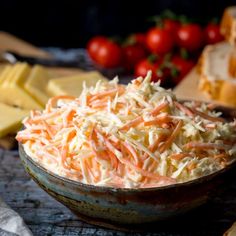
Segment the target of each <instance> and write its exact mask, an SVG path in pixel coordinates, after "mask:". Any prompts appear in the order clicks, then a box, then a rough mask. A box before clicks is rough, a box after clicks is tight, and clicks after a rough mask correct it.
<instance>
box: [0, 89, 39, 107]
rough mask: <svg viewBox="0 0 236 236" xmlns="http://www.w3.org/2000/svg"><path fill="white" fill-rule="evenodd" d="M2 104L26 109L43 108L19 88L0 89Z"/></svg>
mask: <svg viewBox="0 0 236 236" xmlns="http://www.w3.org/2000/svg"><path fill="white" fill-rule="evenodd" d="M0 102H3V103H6V104H8V105H12V106H17V107H20V108H24V109H42V106H41V105H40V104H39V103H38V102H37V101H36V100H35V99H33V98H32V97H31V96H30V95H29V94H28V93H26V92H25V91H24V90H23V89H22V88H20V87H19V86H11V87H7V88H3V87H0Z"/></svg>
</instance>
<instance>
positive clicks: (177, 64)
mask: <svg viewBox="0 0 236 236" xmlns="http://www.w3.org/2000/svg"><path fill="white" fill-rule="evenodd" d="M171 62H172V64H173V65H174V69H177V74H176V76H172V80H173V81H174V83H175V84H178V83H179V82H180V81H181V80H182V79H183V78H184V76H185V75H187V74H188V72H189V71H190V70H191V69H192V68H193V66H194V63H193V62H192V61H190V60H185V59H183V58H182V57H179V56H174V57H173V58H172V60H171Z"/></svg>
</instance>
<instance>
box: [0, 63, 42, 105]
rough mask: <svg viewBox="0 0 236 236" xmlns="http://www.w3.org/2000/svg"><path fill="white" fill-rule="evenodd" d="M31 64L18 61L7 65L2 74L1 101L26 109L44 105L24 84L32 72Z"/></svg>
mask: <svg viewBox="0 0 236 236" xmlns="http://www.w3.org/2000/svg"><path fill="white" fill-rule="evenodd" d="M30 70H31V68H30V66H29V65H28V64H27V63H16V64H15V65H13V66H7V67H6V69H5V70H4V71H3V73H2V74H1V78H0V81H2V82H1V83H0V102H3V103H6V104H8V105H12V106H17V107H21V108H24V109H41V108H42V106H41V105H40V103H39V102H37V101H36V100H35V99H34V98H33V97H32V96H30V94H29V93H28V92H27V91H25V90H24V88H23V86H24V84H25V81H26V80H27V78H28V75H29V73H30Z"/></svg>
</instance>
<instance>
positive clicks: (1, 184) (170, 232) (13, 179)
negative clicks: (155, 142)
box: [0, 149, 236, 236]
mask: <svg viewBox="0 0 236 236" xmlns="http://www.w3.org/2000/svg"><path fill="white" fill-rule="evenodd" d="M235 179H236V173H235ZM0 196H1V197H2V198H3V199H4V200H5V201H6V203H7V204H8V205H9V206H10V207H12V208H13V209H14V210H15V211H17V212H18V213H19V214H20V215H21V216H22V217H23V219H24V221H25V222H26V224H27V225H28V226H29V228H30V229H31V230H32V232H33V234H34V235H36V236H45V235H55V236H60V235H65V236H67V235H68V236H72V235H73V236H74V235H99V236H108V235H109V236H113V235H114V236H127V235H136V236H154V235H155V236H187V235H191V236H204V235H206V236H218V235H219V236H220V235H222V234H223V232H225V231H226V229H228V228H229V227H230V226H231V225H232V223H233V222H234V221H235V220H236V183H234V184H232V183H231V184H228V186H227V189H226V191H225V192H224V193H222V194H219V195H218V196H216V197H215V198H214V199H212V200H211V201H209V202H208V203H207V204H205V205H204V206H202V207H200V208H198V209H197V210H194V211H192V212H190V213H188V214H186V215H184V216H181V217H178V218H177V219H175V220H172V221H166V222H158V223H156V224H155V225H154V226H152V227H151V228H150V229H147V232H143V233H124V232H118V231H113V230H108V229H103V228H100V227H97V226H92V225H89V224H86V223H83V222H81V221H80V220H78V219H77V218H76V216H75V215H73V214H72V213H71V212H70V211H69V210H68V209H67V208H66V207H64V206H63V205H61V204H60V203H58V202H57V201H55V200H54V199H53V198H51V197H50V196H49V195H48V194H47V193H45V192H44V191H43V190H41V189H40V188H39V187H38V186H37V185H36V184H35V183H34V182H33V181H32V180H31V179H30V177H29V176H28V175H27V174H26V172H25V171H24V168H23V166H22V164H21V162H20V159H19V157H18V152H17V150H16V151H4V150H1V149H0Z"/></svg>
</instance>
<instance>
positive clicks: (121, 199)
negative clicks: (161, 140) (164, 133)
mask: <svg viewBox="0 0 236 236" xmlns="http://www.w3.org/2000/svg"><path fill="white" fill-rule="evenodd" d="M222 109H223V112H224V116H225V117H227V118H232V117H235V110H232V109H226V108H220V109H219V110H221V111H222ZM19 154H20V158H21V160H22V162H23V164H24V166H25V168H26V170H27V172H28V173H29V174H30V175H31V177H32V178H33V179H34V180H35V182H37V183H38V185H39V186H40V187H41V188H43V189H44V190H45V191H46V192H48V193H49V194H50V195H51V196H52V197H54V198H55V199H56V200H58V201H60V202H61V203H63V204H64V205H65V206H67V207H68V208H69V209H71V210H72V211H73V212H74V213H75V214H76V215H77V216H78V217H79V218H81V219H82V220H84V221H86V222H89V223H93V224H98V225H102V226H106V227H112V228H114V227H115V228H125V227H129V226H131V225H140V224H145V223H150V222H154V221H159V220H163V219H167V218H170V217H173V216H176V215H179V214H180V213H183V212H186V211H189V210H190V209H193V208H195V207H197V206H200V205H202V204H203V203H205V202H206V201H207V200H208V199H209V198H210V197H211V196H212V195H213V194H214V193H215V191H216V190H217V189H218V187H219V186H220V185H221V186H222V184H223V183H224V182H225V181H227V179H228V178H227V177H229V176H230V174H231V173H232V170H233V167H235V163H236V162H234V163H232V164H230V165H228V166H227V167H226V168H224V169H222V170H220V171H217V172H214V173H213V174H210V175H207V176H204V177H201V178H198V179H195V180H192V181H189V182H185V183H179V184H174V185H169V186H164V187H156V188H146V189H119V188H112V187H98V186H93V185H87V184H83V183H79V182H76V181H73V180H69V179H66V178H63V177H61V176H58V175H56V174H54V173H52V172H50V171H48V170H47V169H45V168H43V167H42V166H40V165H39V164H38V163H36V162H35V161H34V160H32V158H31V157H29V156H28V155H27V154H26V153H25V151H24V149H23V146H22V144H19ZM220 188H221V187H220Z"/></svg>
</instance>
